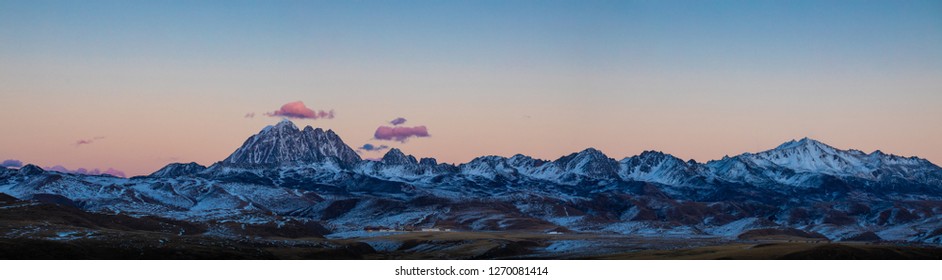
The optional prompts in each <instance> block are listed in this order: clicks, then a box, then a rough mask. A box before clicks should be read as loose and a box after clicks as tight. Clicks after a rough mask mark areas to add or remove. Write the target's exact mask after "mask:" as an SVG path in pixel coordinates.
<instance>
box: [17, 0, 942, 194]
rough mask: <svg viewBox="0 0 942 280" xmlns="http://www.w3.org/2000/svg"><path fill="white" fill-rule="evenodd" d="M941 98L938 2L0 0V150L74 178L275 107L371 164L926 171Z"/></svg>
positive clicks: (939, 153)
mask: <svg viewBox="0 0 942 280" xmlns="http://www.w3.org/2000/svg"><path fill="white" fill-rule="evenodd" d="M298 102H300V106H298V105H299V103H298ZM940 108H942V1H134V0H131V1H94V0H91V1H43V0H40V1H35V0H30V1H8V0H0V120H2V122H0V131H3V133H2V136H0V160H12V161H20V162H22V163H24V164H25V163H33V164H36V165H39V166H43V167H52V166H56V165H61V166H63V167H65V168H68V170H77V169H78V168H84V169H85V170H93V169H100V170H108V169H109V168H113V169H115V170H120V171H123V173H126V174H127V175H128V176H131V175H141V174H148V173H151V172H153V171H155V170H157V169H159V168H160V167H162V166H164V165H166V164H168V163H171V162H191V161H192V162H197V163H200V164H204V165H209V164H212V163H214V162H216V161H220V160H222V159H224V158H225V157H226V156H228V155H229V154H230V153H231V152H232V151H234V150H235V149H236V148H238V147H239V146H240V145H241V144H242V142H244V141H245V139H246V138H248V137H249V136H251V135H252V134H254V133H257V132H258V131H259V130H261V129H262V128H263V127H265V126H266V125H270V124H274V123H277V122H278V121H280V120H281V119H282V118H284V117H290V118H292V120H293V121H294V122H295V123H296V124H297V125H298V126H300V127H303V126H306V125H311V126H314V127H322V128H324V129H333V130H334V131H336V132H337V133H338V135H340V136H341V137H342V139H343V140H344V141H345V142H346V143H347V144H348V145H350V146H351V147H355V148H356V147H361V148H364V149H360V151H361V152H362V154H361V156H362V157H364V158H379V157H381V156H382V155H383V153H384V152H385V149H388V148H390V147H395V148H400V149H402V150H403V151H404V152H406V153H408V154H413V155H415V156H417V157H435V158H437V159H439V161H441V162H449V163H462V162H467V161H469V160H471V159H473V158H474V157H477V156H483V155H501V156H511V155H514V154H517V153H522V154H526V155H530V156H533V157H537V158H543V159H550V160H552V159H556V158H558V157H560V156H563V155H566V154H569V153H572V152H577V151H580V150H583V149H585V148H588V147H594V148H597V149H599V150H601V151H603V152H604V153H606V154H607V155H608V156H610V157H612V158H616V159H621V158H624V157H627V156H632V155H636V154H639V153H640V152H642V151H645V150H659V151H664V152H667V153H671V154H673V155H675V156H677V157H680V158H682V159H685V160H686V159H695V160H697V161H701V162H704V161H708V160H711V159H719V158H722V157H723V156H724V155H736V154H740V153H744V152H758V151H762V150H767V149H771V148H774V147H775V146H777V145H778V144H781V143H783V142H786V141H788V140H791V139H798V138H802V137H811V138H814V139H817V140H820V141H822V142H825V143H828V144H830V145H832V146H835V147H837V148H843V149H850V148H853V149H859V150H862V151H865V152H871V151H873V150H877V149H880V150H882V151H884V152H887V153H893V154H898V155H903V156H919V157H923V158H927V159H929V160H930V161H932V162H934V163H936V164H940V163H942V125H940V124H942V110H940ZM312 112H313V115H310V114H308V113H312ZM312 117H313V118H312ZM397 118H402V120H403V122H399V121H394V120H396V119H397ZM393 123H398V124H393ZM383 127H385V128H383ZM423 132H424V133H423ZM365 144H369V146H367V147H364V145H365ZM12 161H11V162H12ZM89 172H91V171H89ZM100 172H105V171H100Z"/></svg>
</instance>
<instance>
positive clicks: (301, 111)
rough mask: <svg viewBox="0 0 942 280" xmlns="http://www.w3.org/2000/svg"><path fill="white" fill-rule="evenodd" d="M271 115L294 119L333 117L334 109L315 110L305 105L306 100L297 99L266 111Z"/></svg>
mask: <svg viewBox="0 0 942 280" xmlns="http://www.w3.org/2000/svg"><path fill="white" fill-rule="evenodd" d="M265 115H266V116H269V117H286V118H293V119H333V118H334V110H329V111H324V110H320V111H314V110H312V109H311V108H308V107H307V106H306V105H304V102H301V101H295V102H290V103H287V104H285V105H282V106H281V109H278V110H275V111H274V112H269V113H265Z"/></svg>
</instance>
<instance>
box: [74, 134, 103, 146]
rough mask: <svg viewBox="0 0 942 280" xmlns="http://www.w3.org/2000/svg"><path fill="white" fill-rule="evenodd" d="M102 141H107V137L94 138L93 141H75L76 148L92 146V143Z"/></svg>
mask: <svg viewBox="0 0 942 280" xmlns="http://www.w3.org/2000/svg"><path fill="white" fill-rule="evenodd" d="M101 139H105V137H104V136H97V137H95V138H92V139H79V140H78V141H75V146H76V147H78V146H81V145H88V144H91V143H95V141H98V140H101Z"/></svg>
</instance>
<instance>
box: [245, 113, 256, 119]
mask: <svg viewBox="0 0 942 280" xmlns="http://www.w3.org/2000/svg"><path fill="white" fill-rule="evenodd" d="M254 117H255V112H252V113H245V118H249V119H250V118H254Z"/></svg>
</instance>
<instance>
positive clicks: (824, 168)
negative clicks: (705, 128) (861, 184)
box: [706, 138, 942, 187]
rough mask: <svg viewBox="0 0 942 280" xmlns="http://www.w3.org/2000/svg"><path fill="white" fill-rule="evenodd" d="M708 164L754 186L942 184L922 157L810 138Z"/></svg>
mask: <svg viewBox="0 0 942 280" xmlns="http://www.w3.org/2000/svg"><path fill="white" fill-rule="evenodd" d="M706 166H707V167H708V168H709V169H710V171H711V172H712V173H713V174H715V175H716V176H717V177H720V178H723V179H725V180H729V181H734V182H742V183H749V184H756V185H769V184H780V185H786V186H799V187H813V186H816V185H817V184H820V181H821V179H822V178H823V177H826V176H834V177H839V178H854V179H859V180H865V181H878V182H879V181H884V182H895V181H904V182H908V183H913V184H936V185H938V184H939V183H940V182H942V180H940V179H942V177H940V173H939V170H940V168H939V167H938V166H936V165H934V164H932V163H931V162H929V161H927V160H925V159H920V158H916V157H910V158H904V157H900V156H895V155H887V154H884V153H883V152H880V151H875V152H873V153H870V154H866V153H864V152H861V151H858V150H840V149H836V148H834V147H831V146H828V145H827V144H824V143H821V142H819V141H817V140H813V139H809V138H804V139H801V140H798V141H795V140H792V141H789V142H786V143H784V144H782V145H780V146H778V147H777V148H775V149H772V150H768V151H764V152H760V153H756V154H751V153H746V154H742V155H739V156H735V157H727V158H724V159H722V160H718V161H711V162H708V163H707V164H706Z"/></svg>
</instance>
